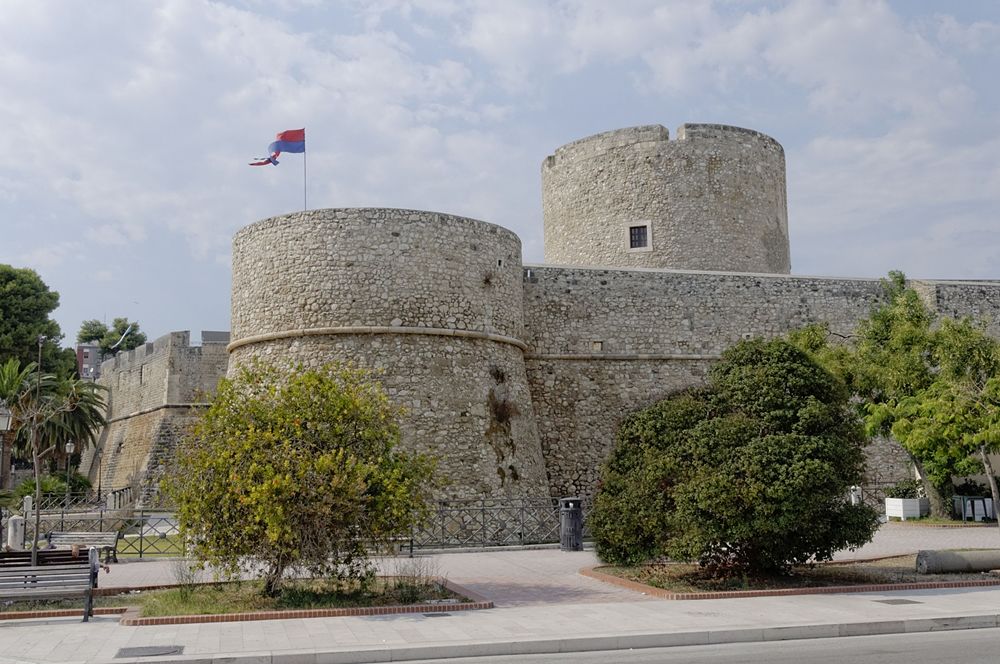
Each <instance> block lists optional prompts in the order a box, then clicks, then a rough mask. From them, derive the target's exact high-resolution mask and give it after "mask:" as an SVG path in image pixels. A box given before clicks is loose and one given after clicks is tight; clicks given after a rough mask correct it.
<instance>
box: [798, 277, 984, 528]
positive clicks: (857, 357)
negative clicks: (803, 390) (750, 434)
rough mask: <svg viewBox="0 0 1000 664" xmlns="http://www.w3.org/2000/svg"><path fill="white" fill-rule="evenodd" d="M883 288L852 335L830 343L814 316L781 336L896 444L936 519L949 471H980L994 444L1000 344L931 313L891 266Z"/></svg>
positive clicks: (871, 429)
mask: <svg viewBox="0 0 1000 664" xmlns="http://www.w3.org/2000/svg"><path fill="white" fill-rule="evenodd" d="M883 287H884V290H885V300H884V302H883V304H881V305H880V306H878V307H876V308H875V309H873V311H872V313H871V315H870V316H869V317H868V318H866V319H864V320H862V321H861V322H860V323H859V324H858V327H857V330H856V333H855V335H854V337H853V338H852V339H851V340H850V341H851V342H852V343H850V344H836V343H829V341H830V339H829V335H828V334H827V332H828V330H827V328H826V327H825V326H822V325H816V326H811V327H810V328H807V329H804V330H800V331H798V332H796V333H793V334H792V335H790V338H791V339H792V341H793V342H794V343H796V345H798V346H799V347H800V348H803V349H805V350H807V351H808V352H809V353H810V354H811V355H812V356H813V357H814V358H816V359H817V360H818V361H819V362H821V363H822V364H823V365H824V366H825V367H827V368H828V369H829V370H831V371H833V372H834V373H836V374H837V375H839V376H840V377H841V378H842V379H843V380H844V381H845V383H846V384H847V386H848V388H849V389H850V390H851V392H852V393H853V394H854V395H855V397H856V403H857V405H858V406H859V410H860V412H861V413H862V415H863V417H864V422H865V427H866V429H867V431H868V433H869V434H871V435H885V436H892V437H893V438H895V439H896V440H897V441H898V442H899V443H900V444H901V445H902V447H903V449H905V450H906V452H907V454H908V455H909V457H910V460H911V462H912V463H913V465H914V467H915V468H916V469H917V471H918V474H919V475H920V478H921V483H922V485H923V488H924V493H925V494H926V495H927V497H928V498H929V500H930V504H931V513H932V514H933V515H935V516H939V517H942V518H945V517H947V516H948V515H949V514H950V510H949V509H948V508H947V505H946V503H945V500H944V496H943V495H942V494H943V491H944V490H948V487H950V485H951V480H952V477H953V476H956V475H959V476H961V475H969V474H976V473H978V472H981V471H982V470H983V464H984V463H986V464H988V463H989V459H988V456H987V454H986V453H987V452H988V451H989V450H991V449H995V448H996V447H998V445H997V444H996V443H994V442H991V441H989V440H985V439H984V436H986V437H988V436H989V435H990V434H989V433H988V432H989V431H991V418H992V417H993V415H992V411H991V410H990V408H989V397H988V395H989V390H990V388H991V383H990V382H989V381H990V380H991V379H992V378H993V377H995V376H996V375H997V373H998V368H1000V359H998V358H1000V352H998V350H997V342H996V340H994V339H992V338H990V337H989V336H987V335H986V334H985V332H984V331H983V329H982V328H981V327H980V326H977V325H975V324H973V323H972V322H971V321H969V320H963V321H955V320H952V319H949V318H943V319H940V320H936V319H935V317H934V315H933V313H932V312H931V311H930V310H929V309H928V308H927V307H926V306H925V305H924V303H923V301H922V300H921V299H920V296H919V294H918V293H917V292H916V291H915V290H914V289H912V288H910V287H908V286H907V284H906V277H905V276H904V275H903V274H902V273H901V272H890V273H889V278H888V279H886V280H884V281H883ZM981 439H982V440H983V443H982V444H981V445H980V444H978V443H975V440H981ZM980 448H982V449H980ZM987 470H988V469H987ZM988 474H990V475H992V472H988ZM998 504H1000V503H998Z"/></svg>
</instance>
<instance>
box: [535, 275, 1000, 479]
mask: <svg viewBox="0 0 1000 664" xmlns="http://www.w3.org/2000/svg"><path fill="white" fill-rule="evenodd" d="M524 277H525V279H524V310H525V341H526V342H527V344H528V351H527V352H526V355H525V358H526V365H527V373H528V381H529V384H530V386H531V392H532V401H533V403H534V405H535V412H536V414H537V416H538V426H539V433H540V435H541V442H542V451H543V454H544V456H545V460H546V464H547V470H548V473H549V479H550V490H551V492H552V494H553V495H570V494H573V495H575V494H583V495H589V494H591V493H592V492H593V491H594V488H595V486H596V481H597V475H598V470H599V465H600V462H601V461H602V460H603V459H604V458H605V457H606V456H607V454H608V453H609V452H610V450H611V447H612V446H613V444H614V436H615V432H616V430H617V427H618V424H619V423H620V421H621V419H622V417H623V416H624V415H626V414H627V413H629V412H631V411H634V410H638V409H641V408H644V407H646V406H648V405H650V404H651V403H653V402H655V401H657V400H658V399H661V398H663V397H664V396H667V395H668V394H670V393H672V392H674V391H676V390H678V389H682V388H685V387H690V386H694V385H699V384H702V383H703V382H704V381H705V379H706V375H707V372H708V370H709V368H710V366H711V364H712V362H713V361H715V360H716V359H718V357H719V355H720V354H721V353H722V352H723V351H724V350H725V349H726V348H728V347H729V346H731V345H733V344H734V343H736V342H738V341H739V340H741V339H743V338H747V337H757V336H762V337H775V336H778V335H782V334H785V333H787V332H788V331H790V330H793V329H796V328H799V327H802V326H804V325H806V324H809V323H812V322H819V321H825V322H827V323H829V325H830V328H831V330H832V331H833V332H836V333H838V334H842V335H850V334H852V333H853V331H854V329H855V326H856V324H857V322H858V321H859V320H861V319H862V318H865V317H866V316H867V315H868V314H869V312H870V311H871V308H872V307H873V306H874V305H876V304H877V303H878V302H879V301H880V299H881V297H882V288H881V285H880V283H879V281H878V280H873V279H829V278H813V277H796V276H779V275H759V274H735V273H710V272H681V271H672V270H607V269H599V268H560V267H546V266H536V265H528V266H525V271H524ZM917 285H918V286H919V287H920V288H922V289H924V290H926V291H927V293H928V297H930V298H932V299H933V300H934V301H936V302H939V303H944V304H946V305H947V306H948V307H949V308H948V309H947V310H946V311H940V313H942V314H945V315H950V316H962V315H967V314H972V313H976V312H978V313H979V314H981V315H986V316H989V317H990V318H992V319H993V320H997V319H1000V305H998V303H1000V284H990V283H988V282H979V283H975V284H967V285H962V286H956V285H954V284H949V283H946V282H921V283H919V284H917ZM868 457H869V460H870V464H869V465H870V470H871V471H872V474H873V476H874V475H875V474H877V475H878V477H879V479H881V480H882V481H892V480H894V479H903V478H905V477H907V476H910V475H909V470H908V467H907V461H906V456H905V453H903V451H902V450H901V449H900V448H899V447H898V445H896V444H894V443H892V442H890V441H885V440H880V441H875V442H874V443H873V444H872V445H871V446H870V447H869V450H868Z"/></svg>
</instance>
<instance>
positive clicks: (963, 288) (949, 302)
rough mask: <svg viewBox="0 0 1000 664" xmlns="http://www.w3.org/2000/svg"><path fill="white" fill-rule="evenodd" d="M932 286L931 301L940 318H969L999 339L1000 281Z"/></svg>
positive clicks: (945, 283) (947, 283)
mask: <svg viewBox="0 0 1000 664" xmlns="http://www.w3.org/2000/svg"><path fill="white" fill-rule="evenodd" d="M933 284H934V301H935V306H936V308H937V311H938V313H939V314H940V315H942V316H950V317H952V318H962V317H964V316H970V317H971V318H974V319H976V320H977V321H980V322H982V323H984V324H986V331H987V332H988V333H989V334H990V335H992V336H994V337H1000V281H991V282H949V281H939V282H933Z"/></svg>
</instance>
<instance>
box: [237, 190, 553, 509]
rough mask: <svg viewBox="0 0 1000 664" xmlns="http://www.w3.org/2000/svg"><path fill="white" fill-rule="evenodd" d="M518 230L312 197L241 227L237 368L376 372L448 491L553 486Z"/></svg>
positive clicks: (415, 445)
mask: <svg viewBox="0 0 1000 664" xmlns="http://www.w3.org/2000/svg"><path fill="white" fill-rule="evenodd" d="M521 281H522V271H521V242H520V240H519V239H518V237H517V236H516V235H514V234H513V233H511V232H510V231H507V230H505V229H503V228H500V227H499V226H495V225H493V224H488V223H485V222H482V221H477V220H474V219H466V218H463V217H456V216H452V215H447V214H437V213H434V212H419V211H413V210H393V209H381V208H372V209H337V210H311V211H309V212H301V213H295V214H289V215H285V216H281V217H273V218H271V219H265V220H263V221H260V222H257V223H255V224H251V225H250V226H247V227H245V228H243V229H242V230H240V231H239V232H238V233H237V234H236V236H235V237H234V239H233V302H232V326H233V327H232V342H231V343H230V345H229V349H230V353H231V355H230V363H229V367H230V369H229V371H230V374H232V373H233V371H234V369H235V367H237V366H239V365H240V364H241V363H244V362H246V361H247V360H249V359H250V358H252V357H260V358H264V359H270V360H272V361H276V362H288V361H293V362H303V363H305V364H307V365H318V364H322V363H324V362H329V361H343V362H353V363H354V364H356V365H358V366H361V367H364V368H367V369H372V370H375V371H380V372H382V373H381V375H379V376H378V379H379V380H380V381H381V382H382V383H383V385H384V386H385V388H386V391H387V392H388V394H389V396H390V398H391V399H392V400H393V401H394V402H396V403H397V404H399V405H401V406H403V407H404V409H405V415H404V416H403V420H402V421H401V422H400V425H401V429H402V433H403V445H404V446H405V447H407V448H408V449H413V450H420V451H424V452H428V453H430V454H433V455H434V456H436V457H437V458H438V460H439V463H438V470H439V473H440V474H441V475H442V476H443V478H444V479H445V481H446V482H447V486H446V487H445V489H444V491H443V494H442V497H456V498H458V497H463V498H464V497H481V496H497V497H499V496H511V497H538V496H547V495H548V483H547V481H546V477H545V468H544V463H543V461H542V453H541V444H540V442H539V436H538V430H537V428H536V424H535V419H534V413H533V409H532V404H531V395H530V393H529V392H528V381H527V376H526V374H525V365H524V355H523V350H524V348H525V345H524V343H523V342H522V341H521V337H522V336H523V335H522V333H523V327H524V320H523V316H524V312H523V304H522V295H521Z"/></svg>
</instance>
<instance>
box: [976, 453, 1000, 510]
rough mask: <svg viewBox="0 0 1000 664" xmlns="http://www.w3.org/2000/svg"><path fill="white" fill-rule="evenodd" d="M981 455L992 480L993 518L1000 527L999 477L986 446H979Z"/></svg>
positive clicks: (988, 476) (988, 477) (987, 474)
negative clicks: (998, 512) (998, 511)
mask: <svg viewBox="0 0 1000 664" xmlns="http://www.w3.org/2000/svg"><path fill="white" fill-rule="evenodd" d="M979 456H980V458H982V460H983V468H985V469H986V479H988V480H989V481H990V495H991V496H992V497H993V518H994V519H996V520H997V527H998V528H1000V515H998V514H997V508H998V507H1000V491H997V478H996V476H995V475H994V474H993V464H992V463H990V455H989V454H988V453H987V452H986V446H985V445H980V446H979Z"/></svg>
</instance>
